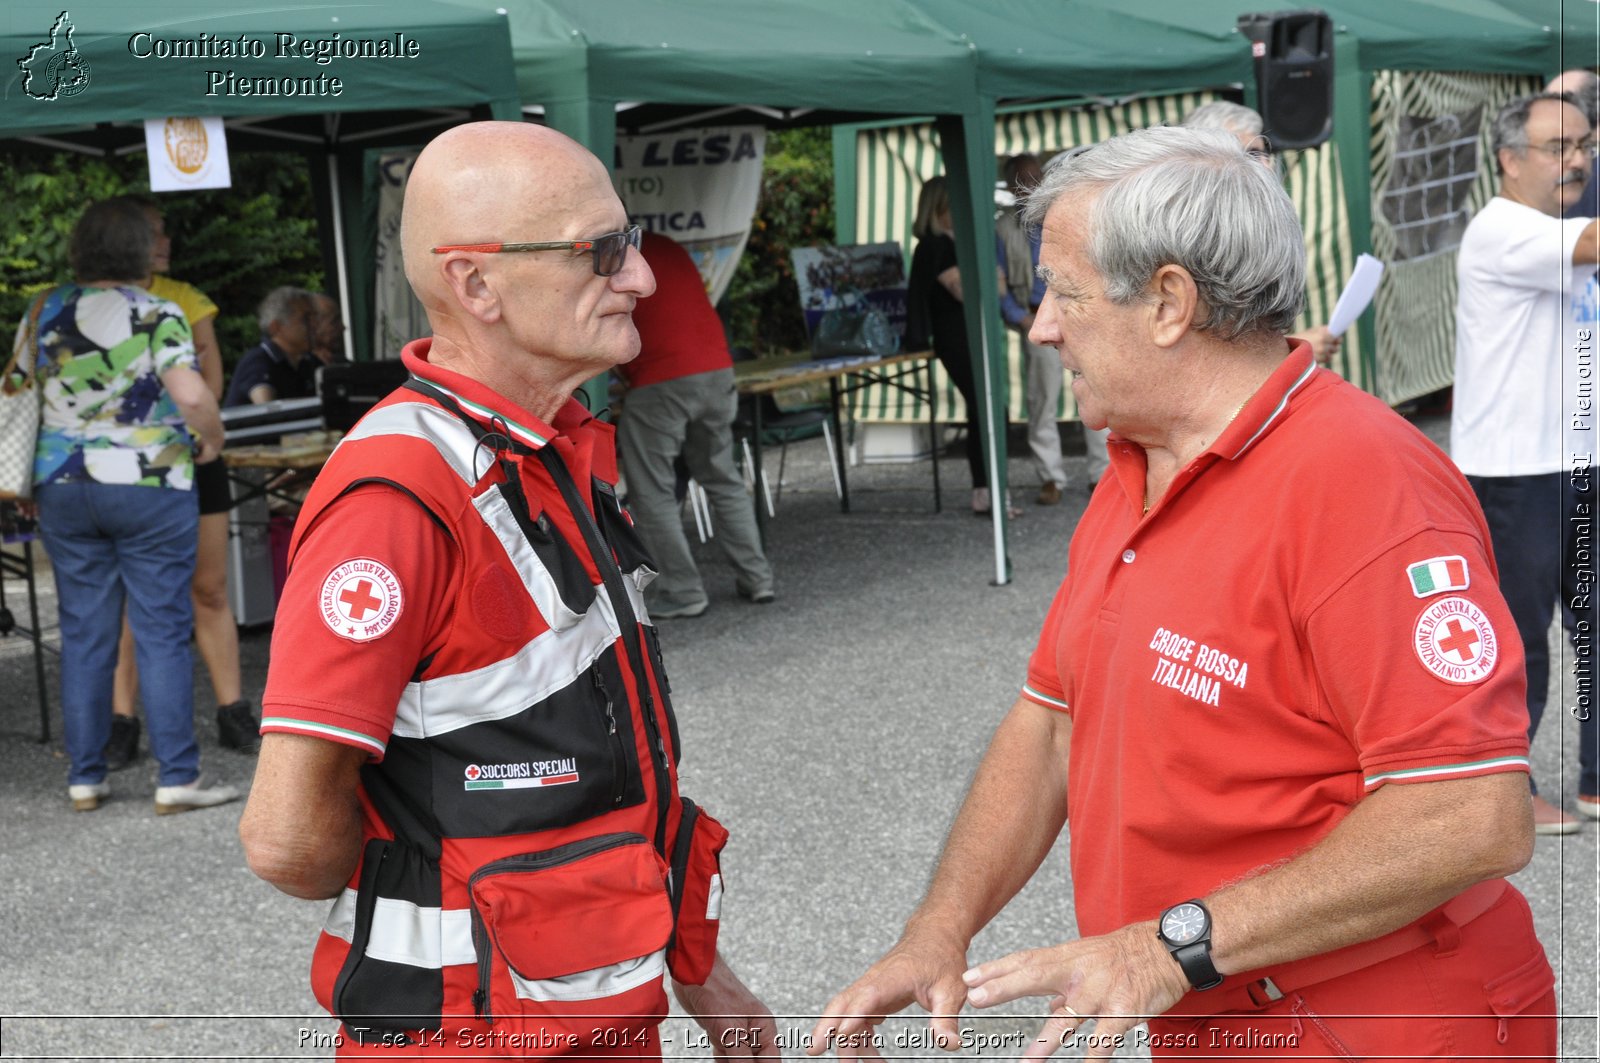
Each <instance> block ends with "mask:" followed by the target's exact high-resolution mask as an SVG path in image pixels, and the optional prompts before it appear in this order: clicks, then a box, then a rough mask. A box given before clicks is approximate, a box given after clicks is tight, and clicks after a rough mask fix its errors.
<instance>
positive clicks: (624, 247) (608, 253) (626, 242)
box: [433, 225, 643, 277]
mask: <svg viewBox="0 0 1600 1063" xmlns="http://www.w3.org/2000/svg"><path fill="white" fill-rule="evenodd" d="M641 239H643V233H642V231H641V230H640V228H639V226H637V225H630V226H628V227H627V228H626V229H623V230H622V231H621V232H615V233H605V234H604V235H601V236H596V237H593V238H591V239H588V240H548V241H544V242H542V243H533V244H440V245H439V246H438V247H436V248H434V249H433V253H434V254H436V255H442V254H444V253H445V252H447V251H482V252H484V253H485V254H491V255H493V254H500V253H503V252H512V251H588V252H589V253H590V254H592V255H593V256H594V272H595V276H597V277H609V276H611V275H612V274H614V273H616V272H617V271H618V270H620V269H622V265H623V263H624V262H626V261H627V260H628V248H630V247H631V248H634V249H636V250H637V249H638V247H639V241H640V240H641Z"/></svg>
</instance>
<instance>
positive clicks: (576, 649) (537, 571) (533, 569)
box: [345, 402, 655, 738]
mask: <svg viewBox="0 0 1600 1063" xmlns="http://www.w3.org/2000/svg"><path fill="white" fill-rule="evenodd" d="M383 435H406V436H412V437H414V438H417V439H423V440H427V441H428V442H430V443H432V444H433V445H434V447H435V448H436V449H437V450H438V451H439V454H440V456H441V457H443V458H444V459H445V461H446V463H447V464H449V465H450V467H451V468H452V469H454V470H455V471H456V473H457V475H459V476H461V478H462V479H463V481H465V482H466V483H467V484H468V485H469V486H470V485H475V484H476V483H477V477H475V476H474V477H471V478H469V472H471V465H472V463H473V461H474V458H475V456H476V455H478V454H481V453H487V452H486V451H485V450H484V448H480V447H479V446H478V442H477V440H475V439H474V438H473V437H472V433H471V432H470V431H469V430H468V429H467V427H466V426H465V425H464V424H462V423H461V420H460V419H459V418H458V417H456V415H455V414H453V413H450V412H449V411H447V410H443V409H441V408H439V407H438V406H435V405H433V404H432V403H425V402H402V403H396V404H395V405H393V406H386V407H384V408H382V409H379V410H375V411H373V412H372V413H370V414H368V415H367V417H366V418H365V419H364V420H362V422H361V423H360V425H359V426H357V431H356V432H353V433H352V434H351V435H349V436H346V437H345V438H346V439H347V440H348V439H371V438H377V437H379V436H383ZM473 505H474V507H475V508H476V509H477V511H478V515H479V516H480V517H481V518H482V520H483V522H484V524H485V525H486V526H487V527H488V528H489V530H490V531H491V532H492V533H493V534H494V537H495V539H497V540H498V541H499V543H500V546H501V548H502V549H503V550H505V552H506V557H507V559H508V560H509V561H510V562H511V564H512V566H513V567H514V568H515V569H516V570H517V574H518V576H520V577H521V579H522V583H523V586H524V588H526V590H527V592H528V596H529V598H531V599H532V601H533V604H534V607H535V608H536V609H537V610H538V611H539V615H540V616H541V617H543V618H544V620H545V622H546V623H547V624H549V625H550V630H548V631H545V632H542V633H540V634H539V635H538V636H536V637H535V638H533V639H532V640H530V641H529V642H528V643H527V644H526V645H524V646H523V647H522V648H521V649H519V650H518V651H517V652H516V653H515V654H513V655H512V656H510V657H506V658H503V659H502V660H499V661H496V662H494V663H493V664H488V665H485V666H483V667H482V668H478V669H475V670H473V671H470V672H462V673H458V674H456V675H449V676H440V677H438V678H435V679H425V680H422V681H421V682H413V683H408V684H407V685H406V688H405V690H404V692H403V693H402V694H401V696H400V704H399V705H398V706H397V707H396V711H395V723H394V730H393V733H394V734H395V735H396V736H398V737H401V738H428V737H431V736H435V735H441V734H447V733H449V732H451V731H456V730H460V729H461V728H463V727H470V726H472V725H473V724H475V723H482V722H485V721H489V720H503V719H508V718H509V717H512V716H515V715H516V714H517V713H519V712H522V711H523V710H524V709H526V708H527V707H528V706H530V705H533V704H536V703H538V702H540V701H543V700H544V699H546V698H548V697H550V696H551V695H552V694H554V693H556V692H557V691H560V690H564V689H565V688H567V687H568V686H570V685H572V684H573V683H574V682H576V681H577V680H578V679H580V678H581V677H582V676H583V674H584V672H586V671H587V670H588V669H589V667H590V666H591V665H593V664H594V662H595V661H596V660H597V659H598V658H599V657H600V655H601V654H603V653H604V652H605V651H606V648H607V647H609V646H611V645H612V644H613V643H614V642H615V641H616V640H617V639H618V638H619V637H620V636H621V634H622V628H621V626H620V624H619V623H618V621H617V618H616V610H615V609H613V608H612V604H611V599H610V597H609V596H608V595H607V593H606V591H605V588H604V587H603V586H602V587H597V588H596V596H595V601H594V604H593V605H591V606H590V607H589V610H588V611H587V612H586V613H584V614H582V615H581V616H580V615H579V614H577V613H574V612H573V611H572V610H571V609H569V608H568V607H567V605H566V603H565V602H564V601H562V599H561V594H560V591H559V590H558V589H557V584H556V581H555V577H554V576H552V575H551V573H550V571H549V570H548V569H546V568H545V566H544V563H543V562H542V561H540V560H539V555H538V554H537V553H536V552H535V551H534V549H533V547H532V546H531V545H530V544H529V543H528V540H527V537H526V536H524V535H523V534H522V529H521V528H520V527H519V526H518V525H517V521H516V518H515V517H514V516H513V515H512V512H511V506H510V503H508V502H507V501H506V499H505V497H504V496H503V495H502V494H501V493H500V492H499V491H498V490H489V491H484V492H482V493H481V494H479V495H478V496H477V497H476V498H474V499H473ZM654 576H655V573H653V572H652V571H650V570H649V569H647V568H643V567H641V568H640V569H638V570H636V571H634V572H631V573H628V574H627V577H626V578H624V579H623V581H622V583H623V588H624V590H625V591H626V593H627V595H628V601H629V604H630V605H631V606H632V608H633V612H634V615H635V616H637V617H638V618H639V620H640V621H641V622H644V623H648V622H649V614H648V613H647V611H646V610H645V605H644V592H643V588H644V586H645V585H646V584H648V583H649V582H650V580H651V579H653V578H654Z"/></svg>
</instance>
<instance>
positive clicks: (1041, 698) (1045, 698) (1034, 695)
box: [1022, 683, 1072, 709]
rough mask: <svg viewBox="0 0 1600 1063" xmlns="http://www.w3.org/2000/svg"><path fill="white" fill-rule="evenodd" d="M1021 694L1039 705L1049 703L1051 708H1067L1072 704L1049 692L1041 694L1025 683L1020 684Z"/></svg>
mask: <svg viewBox="0 0 1600 1063" xmlns="http://www.w3.org/2000/svg"><path fill="white" fill-rule="evenodd" d="M1022 696H1023V697H1025V698H1030V699H1032V700H1033V701H1037V702H1038V703H1039V704H1041V705H1049V706H1050V707H1051V708H1053V709H1069V708H1071V707H1072V706H1070V705H1068V704H1067V703H1066V702H1064V701H1062V700H1061V699H1060V698H1053V697H1051V696H1050V695H1049V694H1041V693H1039V692H1038V691H1037V690H1035V689H1033V687H1031V686H1029V685H1028V684H1027V683H1024V684H1022Z"/></svg>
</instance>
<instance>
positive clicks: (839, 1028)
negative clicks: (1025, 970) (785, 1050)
mask: <svg viewBox="0 0 1600 1063" xmlns="http://www.w3.org/2000/svg"><path fill="white" fill-rule="evenodd" d="M966 967H967V952H966V948H965V946H964V945H961V944H958V943H957V942H956V941H955V940H954V939H952V938H949V937H943V936H941V935H939V934H937V933H934V932H931V931H922V932H918V931H917V930H915V929H913V928H912V927H910V926H908V927H907V928H906V932H905V933H904V934H903V935H902V936H901V938H900V940H899V941H898V942H897V943H896V944H895V946H894V948H892V949H890V950H889V951H888V953H887V954H885V955H884V957H883V959H881V960H879V961H878V962H877V963H875V964H873V965H872V966H871V967H870V968H869V969H868V970H867V973H866V974H864V975H862V976H861V977H860V978H858V979H856V980H855V981H854V982H853V983H851V984H850V986H849V987H848V988H847V989H845V990H844V991H843V992H842V993H840V994H838V995H837V996H835V997H834V998H833V999H832V1000H830V1001H828V1004H827V1006H826V1007H824V1008H823V1009H822V1017H821V1018H820V1019H818V1020H817V1025H816V1026H815V1027H814V1028H813V1029H812V1031H811V1045H810V1047H808V1048H807V1049H806V1054H808V1055H813V1056H816V1055H821V1054H822V1053H823V1052H826V1051H827V1050H828V1049H830V1048H831V1049H833V1050H834V1051H835V1052H837V1053H838V1056H839V1058H840V1059H880V1058H882V1053H881V1052H879V1051H878V1040H877V1027H878V1026H879V1025H880V1024H881V1023H882V1022H883V1020H884V1019H886V1018H887V1017H889V1016H890V1015H893V1014H895V1013H896V1012H898V1011H901V1010H903V1009H904V1008H905V1007H906V1006H907V1005H908V1004H911V1003H912V1002H913V1001H915V1002H916V1003H918V1004H920V1005H922V1007H923V1008H924V1009H925V1010H926V1011H927V1012H928V1013H929V1014H930V1015H931V1016H932V1020H931V1021H930V1023H929V1027H930V1028H931V1029H932V1030H933V1035H934V1040H935V1043H936V1044H938V1045H939V1047H940V1048H943V1049H945V1050H946V1051H950V1052H954V1051H957V1050H959V1049H960V1048H961V1035H960V1033H959V1031H958V1029H957V1025H956V1015H957V1014H958V1013H959V1012H960V1011H961V1007H962V1005H964V1004H965V1003H966V1002H967V987H966V985H965V983H963V982H962V980H961V975H962V973H963V972H964V971H965V970H966Z"/></svg>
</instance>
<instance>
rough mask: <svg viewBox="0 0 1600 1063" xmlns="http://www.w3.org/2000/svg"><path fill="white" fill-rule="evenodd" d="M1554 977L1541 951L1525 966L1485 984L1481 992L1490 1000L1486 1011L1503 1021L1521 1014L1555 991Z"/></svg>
mask: <svg viewBox="0 0 1600 1063" xmlns="http://www.w3.org/2000/svg"><path fill="white" fill-rule="evenodd" d="M1555 984H1556V974H1555V972H1554V971H1552V970H1551V969H1550V961H1549V960H1547V959H1545V955H1544V950H1543V949H1542V948H1541V949H1540V950H1539V952H1538V953H1537V954H1536V955H1534V956H1533V957H1531V958H1530V959H1529V960H1528V962H1527V963H1524V964H1523V965H1522V966H1520V967H1518V968H1516V969H1515V970H1512V971H1509V972H1507V973H1505V974H1503V975H1500V976H1499V977H1498V978H1495V979H1494V980H1492V981H1490V982H1488V983H1486V984H1485V985H1484V987H1483V991H1484V992H1485V993H1487V994H1488V996H1489V1007H1491V1008H1493V1009H1494V1013H1495V1014H1496V1015H1498V1016H1500V1017H1501V1018H1502V1019H1507V1018H1510V1017H1511V1016H1513V1015H1520V1014H1522V1012H1523V1010H1524V1009H1526V1008H1527V1007H1528V1005H1530V1004H1532V1003H1533V1002H1534V1001H1536V1000H1538V999H1539V998H1540V997H1542V996H1544V995H1545V994H1546V993H1548V992H1550V990H1552V989H1554V988H1555Z"/></svg>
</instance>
